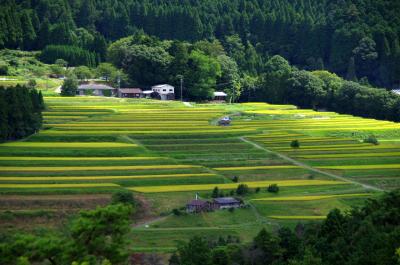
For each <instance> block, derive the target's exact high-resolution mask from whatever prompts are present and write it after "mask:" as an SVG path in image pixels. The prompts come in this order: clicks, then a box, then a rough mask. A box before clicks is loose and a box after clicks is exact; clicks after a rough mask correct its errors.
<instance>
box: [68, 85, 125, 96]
mask: <svg viewBox="0 0 400 265" xmlns="http://www.w3.org/2000/svg"><path fill="white" fill-rule="evenodd" d="M76 94H77V95H80V96H83V95H87V96H108V97H111V96H116V95H117V94H118V89H116V88H113V87H112V86H109V85H105V84H82V85H79V86H78V90H77V92H76Z"/></svg>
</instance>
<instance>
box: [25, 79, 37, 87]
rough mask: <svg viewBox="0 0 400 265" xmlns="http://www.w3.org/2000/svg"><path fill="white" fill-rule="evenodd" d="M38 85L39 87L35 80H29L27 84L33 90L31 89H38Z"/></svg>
mask: <svg viewBox="0 0 400 265" xmlns="http://www.w3.org/2000/svg"><path fill="white" fill-rule="evenodd" d="M36 85H37V83H36V80H35V79H29V81H28V84H27V87H28V88H31V89H33V88H36Z"/></svg>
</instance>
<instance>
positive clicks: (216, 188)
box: [211, 187, 220, 198]
mask: <svg viewBox="0 0 400 265" xmlns="http://www.w3.org/2000/svg"><path fill="white" fill-rule="evenodd" d="M219 194H220V193H219V189H218V187H215V188H214V189H213V191H212V194H211V197H212V198H218V197H219Z"/></svg>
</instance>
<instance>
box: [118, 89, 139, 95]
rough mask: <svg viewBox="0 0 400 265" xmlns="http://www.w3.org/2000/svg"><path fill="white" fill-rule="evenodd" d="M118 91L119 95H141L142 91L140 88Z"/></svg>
mask: <svg viewBox="0 0 400 265" xmlns="http://www.w3.org/2000/svg"><path fill="white" fill-rule="evenodd" d="M119 91H120V92H121V93H126V94H141V93H142V90H141V89H140V88H120V89H119Z"/></svg>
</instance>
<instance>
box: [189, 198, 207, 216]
mask: <svg viewBox="0 0 400 265" xmlns="http://www.w3.org/2000/svg"><path fill="white" fill-rule="evenodd" d="M209 210H210V203H209V202H208V201H203V200H199V199H197V198H196V199H195V200H192V201H190V202H189V203H188V204H186V212H188V213H199V212H205V211H209Z"/></svg>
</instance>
